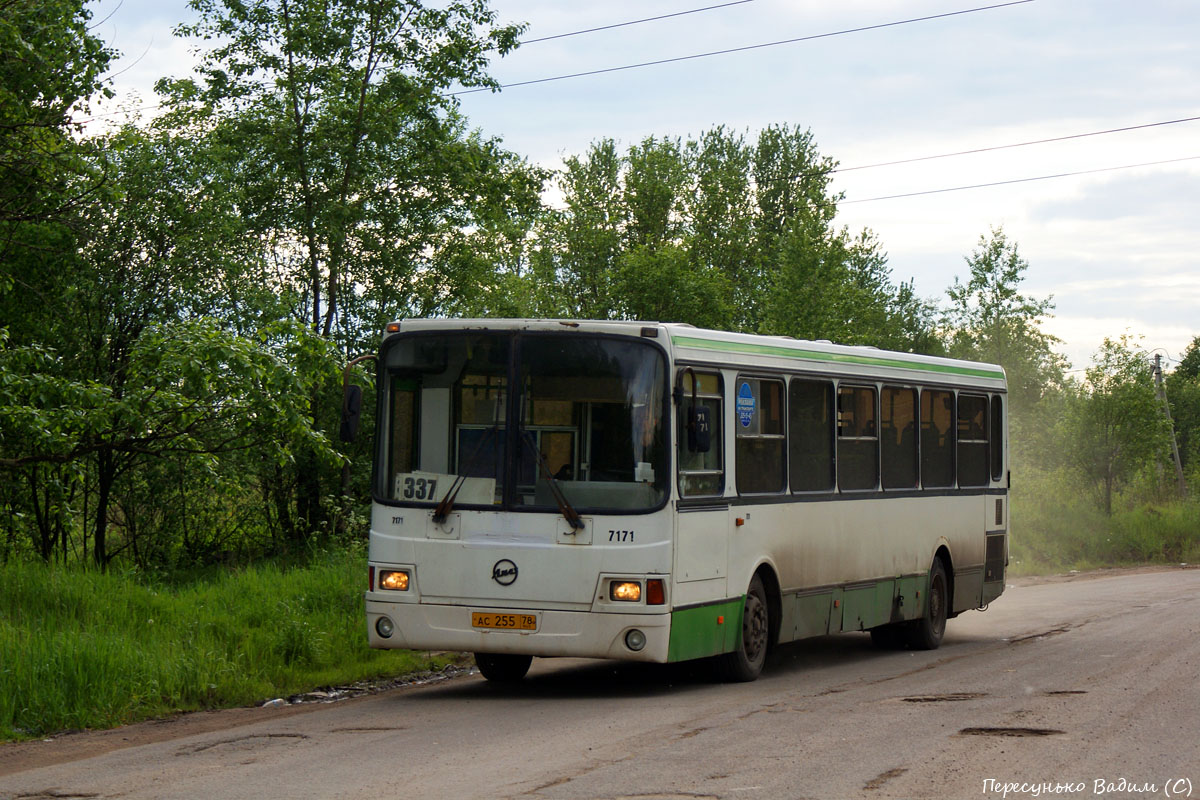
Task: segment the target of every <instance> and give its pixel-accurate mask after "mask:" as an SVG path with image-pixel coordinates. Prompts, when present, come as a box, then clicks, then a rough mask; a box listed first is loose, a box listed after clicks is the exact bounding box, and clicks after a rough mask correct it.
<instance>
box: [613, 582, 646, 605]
mask: <svg viewBox="0 0 1200 800" xmlns="http://www.w3.org/2000/svg"><path fill="white" fill-rule="evenodd" d="M608 599H609V600H623V601H625V602H627V603H636V602H639V601H640V600H641V599H642V584H640V583H639V582H637V581H613V582H612V583H611V584H609V587H608Z"/></svg>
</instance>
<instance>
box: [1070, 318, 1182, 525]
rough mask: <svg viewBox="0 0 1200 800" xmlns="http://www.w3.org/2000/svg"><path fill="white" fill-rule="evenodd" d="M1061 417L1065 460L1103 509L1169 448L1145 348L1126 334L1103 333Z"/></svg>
mask: <svg viewBox="0 0 1200 800" xmlns="http://www.w3.org/2000/svg"><path fill="white" fill-rule="evenodd" d="M1085 376H1086V377H1085V381H1084V383H1083V384H1082V385H1081V386H1079V387H1077V388H1076V390H1075V391H1074V392H1073V394H1072V396H1071V398H1070V401H1069V403H1068V405H1067V410H1066V414H1065V415H1064V417H1063V420H1062V423H1063V424H1062V429H1061V434H1060V435H1061V442H1062V444H1063V445H1064V447H1065V452H1066V455H1067V459H1068V463H1070V465H1071V466H1073V467H1074V468H1075V469H1076V470H1077V471H1078V473H1079V474H1080V475H1081V476H1082V477H1083V479H1084V481H1085V482H1086V483H1087V485H1089V486H1090V487H1091V488H1092V489H1093V490H1094V492H1095V495H1096V497H1097V500H1098V503H1099V505H1100V507H1101V508H1103V509H1104V512H1105V513H1106V514H1112V511H1113V497H1114V495H1115V493H1116V492H1117V491H1118V490H1119V489H1120V488H1121V486H1122V485H1125V484H1128V483H1129V482H1130V481H1131V480H1132V479H1133V478H1134V477H1135V476H1136V475H1137V474H1138V472H1139V471H1140V470H1142V469H1144V468H1145V467H1147V466H1148V465H1150V464H1152V463H1154V462H1155V461H1156V460H1161V459H1162V457H1163V456H1164V455H1165V454H1166V452H1167V440H1166V428H1165V419H1164V417H1163V415H1162V412H1161V408H1160V405H1159V402H1158V399H1157V397H1156V396H1155V393H1154V377H1153V375H1152V372H1151V366H1150V361H1149V359H1148V358H1147V357H1146V354H1145V353H1144V352H1143V351H1141V350H1140V349H1138V347H1137V345H1136V340H1135V339H1133V338H1132V337H1130V336H1129V335H1124V336H1121V337H1120V338H1119V339H1115V340H1114V339H1107V338H1106V339H1105V340H1104V344H1103V346H1102V347H1101V348H1100V350H1099V351H1098V352H1097V353H1096V355H1095V356H1093V358H1092V365H1091V366H1090V367H1089V368H1088V369H1087V371H1086V373H1085Z"/></svg>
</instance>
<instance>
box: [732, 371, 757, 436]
mask: <svg viewBox="0 0 1200 800" xmlns="http://www.w3.org/2000/svg"><path fill="white" fill-rule="evenodd" d="M755 405H756V404H755V400H754V390H753V389H751V388H750V384H748V383H745V382H743V383H742V385H741V386H739V387H738V393H737V404H736V407H737V417H738V422H739V423H740V424H741V426H742V427H743V428H749V427H750V422H751V420H753V419H754V410H755Z"/></svg>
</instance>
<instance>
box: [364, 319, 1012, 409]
mask: <svg viewBox="0 0 1200 800" xmlns="http://www.w3.org/2000/svg"><path fill="white" fill-rule="evenodd" d="M387 330H388V332H390V333H396V332H418V331H432V330H537V331H551V330H559V331H565V330H577V331H579V332H589V333H607V334H618V335H626V336H640V337H645V338H651V339H657V340H659V341H662V340H663V339H665V340H666V341H665V344H666V345H667V347H668V349H670V350H671V351H672V352H673V353H674V356H675V358H676V359H677V360H679V361H686V362H689V363H695V364H704V365H713V366H718V365H730V364H732V365H734V366H737V367H739V368H747V367H761V368H768V369H790V370H797V369H800V370H802V371H805V372H814V373H825V374H833V375H841V376H859V377H862V376H870V377H879V378H882V379H886V380H899V381H915V380H919V379H923V380H930V379H937V378H938V377H940V378H941V379H942V380H944V381H948V382H954V383H961V384H967V385H974V386H980V387H987V388H990V389H993V390H998V391H1003V390H1004V389H1005V375H1004V369H1003V367H1000V366H999V365H997V364H986V363H981V362H976V361H963V360H960V359H954V358H941V357H937V356H926V355H919V354H916V353H903V352H898V351H891V350H880V349H878V348H875V347H867V346H860V345H841V344H834V343H833V342H829V341H824V340H818V341H811V340H805V339H793V338H791V337H789V336H761V335H757V334H749V333H731V332H728V331H715V330H706V329H703V328H696V327H694V326H692V325H688V324H685V323H679V322H665V323H664V322H647V321H638V320H572V319H463V318H438V319H406V320H403V321H400V322H399V323H392V324H390V325H388V327H387ZM660 332H661V334H662V335H661V337H660Z"/></svg>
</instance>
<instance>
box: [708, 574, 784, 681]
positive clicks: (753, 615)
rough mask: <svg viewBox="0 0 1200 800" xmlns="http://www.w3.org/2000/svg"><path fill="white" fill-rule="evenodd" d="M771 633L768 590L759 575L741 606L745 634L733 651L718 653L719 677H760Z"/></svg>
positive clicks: (745, 678) (727, 679) (736, 678)
mask: <svg viewBox="0 0 1200 800" xmlns="http://www.w3.org/2000/svg"><path fill="white" fill-rule="evenodd" d="M770 636H771V611H770V606H768V605H767V592H766V589H764V588H763V583H762V579H760V578H759V577H758V576H757V575H755V576H754V579H753V580H751V581H750V587H749V588H748V589H746V600H745V604H744V605H743V607H742V635H741V636H740V637H739V638H738V643H737V647H736V648H734V650H733V652H732V653H725V654H723V655H719V656H717V659H716V661H715V662H714V665H715V667H716V671H717V676H718V677H719V678H720V679H721V680H724V681H729V682H741V683H744V682H747V681H752V680H755V679H756V678H758V676H759V674H760V673H762V669H763V664H764V663H766V660H767V644H768V642H769V640H770Z"/></svg>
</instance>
